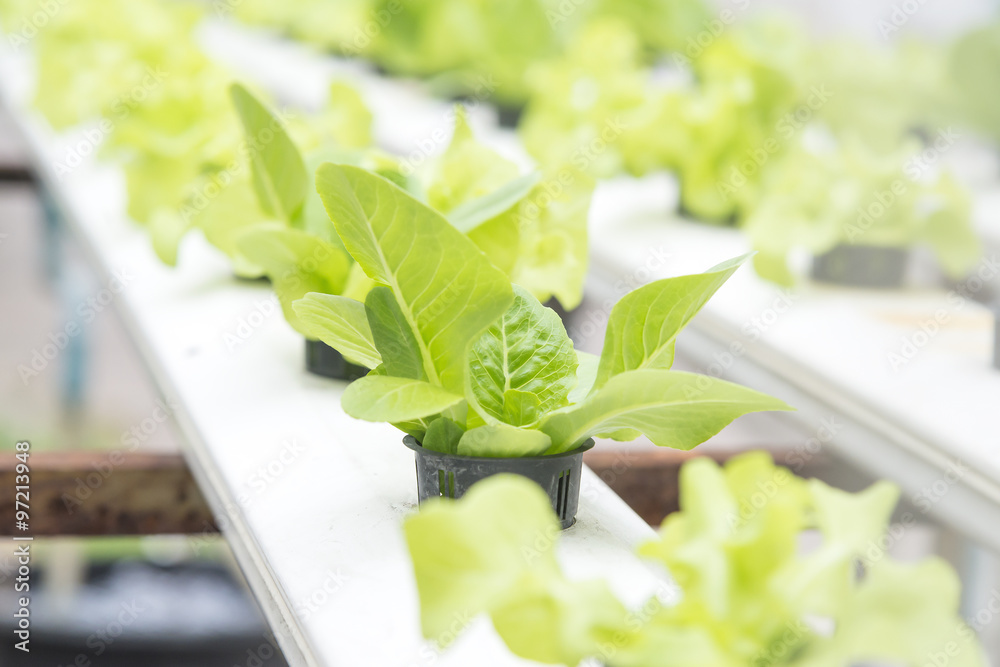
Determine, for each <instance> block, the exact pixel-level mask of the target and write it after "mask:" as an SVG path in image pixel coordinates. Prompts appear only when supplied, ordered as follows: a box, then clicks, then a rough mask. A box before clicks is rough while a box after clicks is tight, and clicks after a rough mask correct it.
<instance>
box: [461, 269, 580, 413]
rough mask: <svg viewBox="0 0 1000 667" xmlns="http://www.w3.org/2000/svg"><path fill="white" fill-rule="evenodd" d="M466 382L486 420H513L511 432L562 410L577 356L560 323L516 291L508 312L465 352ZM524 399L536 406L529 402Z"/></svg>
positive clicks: (573, 378) (573, 380)
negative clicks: (467, 360) (517, 427)
mask: <svg viewBox="0 0 1000 667" xmlns="http://www.w3.org/2000/svg"><path fill="white" fill-rule="evenodd" d="M468 381H469V392H468V394H469V395H470V397H471V398H472V399H473V400H474V402H475V404H476V407H477V408H478V409H479V410H480V411H481V412H483V413H484V416H487V417H488V418H489V417H492V418H493V419H496V420H498V421H507V419H516V420H517V422H515V421H510V422H508V423H511V424H513V425H515V426H523V425H525V424H527V423H530V422H532V421H534V420H535V419H537V417H538V415H539V414H544V413H548V412H551V411H553V410H555V409H557V408H560V407H563V406H564V405H566V404H567V396H568V395H569V391H570V389H571V388H572V387H573V385H574V384H575V383H576V353H575V351H574V350H573V343H572V342H571V341H570V339H569V336H567V335H566V329H565V328H564V327H563V324H562V320H560V319H559V316H558V315H557V314H556V313H555V312H554V311H553V310H552V309H551V308H546V307H544V306H543V305H542V304H540V303H538V300H537V299H535V297H533V296H531V294H530V293H528V292H527V291H526V290H524V289H522V288H520V287H517V286H515V287H514V301H513V303H512V304H511V306H510V308H508V310H507V312H506V313H504V314H503V315H501V316H500V318H499V319H498V320H497V321H496V322H494V323H493V325H492V326H490V328H489V329H487V330H486V331H485V332H484V333H483V334H482V335H481V336H480V337H479V338H478V339H477V340H476V341H475V342H473V344H472V347H471V348H470V350H469V373H468ZM511 390H514V391H515V392H516V393H510V392H511ZM525 394H526V395H528V396H531V397H533V399H534V400H533V401H530V402H527V401H526V399H527V396H525ZM526 406H530V409H526ZM529 414H531V416H530V417H528V415H529ZM526 418H527V421H524V420H525V419H526Z"/></svg>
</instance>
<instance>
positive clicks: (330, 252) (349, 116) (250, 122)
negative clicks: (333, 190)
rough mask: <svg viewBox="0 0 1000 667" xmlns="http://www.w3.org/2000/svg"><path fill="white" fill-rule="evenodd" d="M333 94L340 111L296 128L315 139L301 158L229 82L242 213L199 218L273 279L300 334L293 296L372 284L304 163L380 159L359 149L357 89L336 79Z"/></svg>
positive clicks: (363, 112) (362, 125) (361, 126)
mask: <svg viewBox="0 0 1000 667" xmlns="http://www.w3.org/2000/svg"><path fill="white" fill-rule="evenodd" d="M331 93H332V97H333V103H332V104H331V109H336V110H337V111H338V115H336V116H335V115H334V114H331V113H329V112H328V113H327V115H326V116H319V117H316V118H311V119H310V121H309V124H308V125H300V126H299V127H298V128H296V129H298V134H299V135H308V134H309V133H311V134H312V135H313V137H311V141H310V143H312V144H314V145H315V146H316V147H315V148H314V149H313V151H312V152H311V154H310V155H309V156H308V157H306V158H304V157H303V155H302V153H301V152H300V151H299V148H298V146H297V145H296V142H295V141H294V140H293V139H292V137H291V136H290V134H289V131H287V130H286V129H285V125H284V124H283V123H281V122H280V121H279V120H278V119H277V118H276V116H275V115H274V114H273V113H271V112H270V111H269V110H268V109H267V107H265V106H264V105H263V104H262V103H261V102H260V101H259V100H257V99H256V98H255V97H254V96H253V95H251V94H250V93H249V92H248V91H247V90H246V89H245V88H243V87H242V86H239V85H234V86H233V87H232V89H231V95H232V99H233V105H234V106H235V108H236V110H237V113H238V114H239V117H240V120H241V121H242V124H243V127H244V130H245V133H246V137H247V142H248V150H247V158H248V160H249V163H250V178H249V179H247V181H248V182H247V181H244V182H243V183H242V184H236V187H235V188H234V189H233V191H232V193H230V194H231V195H232V196H233V197H239V198H241V203H240V204H237V205H238V206H239V205H242V209H243V210H242V215H234V213H235V212H234V211H227V210H225V209H224V208H220V209H216V210H214V211H212V214H211V215H209V216H206V219H205V220H203V223H202V224H203V225H204V226H205V228H206V233H208V230H210V229H215V228H216V227H218V226H220V225H224V226H228V230H229V233H230V234H231V236H230V238H231V243H232V245H233V246H235V249H236V250H237V252H236V253H235V254H236V255H237V256H239V257H243V258H246V260H247V261H248V262H249V263H251V264H253V265H255V266H258V267H260V270H261V271H262V272H263V273H264V274H265V275H267V276H268V277H269V278H270V279H271V284H272V286H273V287H274V291H275V294H277V296H278V300H279V302H280V303H281V307H282V310H283V312H284V314H285V319H286V320H288V322H289V324H291V326H292V327H293V328H294V329H295V330H296V331H299V333H303V334H305V333H306V331H305V329H304V328H303V326H302V323H301V322H299V320H298V317H297V315H296V313H295V311H294V309H293V308H292V303H293V302H294V301H296V300H297V299H300V298H301V297H303V296H304V295H305V294H307V293H310V292H319V293H324V294H344V293H350V294H356V295H360V296H361V297H363V296H364V293H365V292H366V291H367V289H368V287H369V284H368V281H366V280H363V279H362V278H361V276H360V275H359V273H358V271H356V270H354V271H352V268H353V267H352V265H353V261H352V260H351V257H350V255H348V254H347V252H346V251H345V250H344V247H343V245H342V244H341V243H340V239H339V238H338V237H337V234H336V232H335V231H334V230H333V227H332V225H331V224H330V220H329V218H328V217H327V216H326V212H325V210H324V209H323V205H322V202H321V201H320V200H319V196H318V195H317V194H316V192H315V190H314V189H313V188H311V187H310V178H309V173H310V171H309V166H308V165H309V162H310V161H315V160H317V158H318V159H329V158H330V157H331V156H336V157H339V158H340V159H345V160H350V159H353V160H355V161H358V162H365V161H367V162H368V163H370V164H373V163H374V161H375V160H379V159H380V158H381V156H380V155H378V154H376V153H375V152H370V153H369V152H365V151H364V150H363V146H365V145H367V143H369V142H370V132H369V125H370V123H371V116H370V114H369V113H368V111H367V109H365V108H364V105H363V104H362V102H361V100H360V97H359V96H358V95H357V93H356V92H355V91H354V90H353V89H351V88H348V87H346V86H342V85H339V84H335V86H334V88H333V89H332V91H331ZM352 144H353V146H352ZM382 162H383V163H384V165H385V166H386V167H387V168H391V166H392V164H393V163H391V161H390V160H389V159H388V158H384V159H382ZM234 218H235V220H234ZM216 223H218V224H216ZM234 223H235V224H234ZM307 337H308V336H307Z"/></svg>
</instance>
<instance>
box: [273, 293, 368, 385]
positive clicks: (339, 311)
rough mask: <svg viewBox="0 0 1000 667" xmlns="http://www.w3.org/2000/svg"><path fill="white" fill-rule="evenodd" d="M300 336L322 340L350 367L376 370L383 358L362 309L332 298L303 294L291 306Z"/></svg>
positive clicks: (354, 303)
mask: <svg viewBox="0 0 1000 667" xmlns="http://www.w3.org/2000/svg"><path fill="white" fill-rule="evenodd" d="M292 308H293V309H294V311H295V315H296V317H297V318H298V321H299V322H300V323H301V326H302V333H303V334H304V335H305V336H306V337H307V338H311V339H313V340H321V341H323V342H324V343H326V344H327V345H329V346H330V347H332V348H334V349H335V350H337V352H340V354H341V355H343V357H344V358H345V359H347V360H348V361H349V362H351V363H352V364H357V365H359V366H365V367H367V368H376V367H377V366H379V365H381V363H382V356H381V355H380V354H379V351H378V349H376V347H375V339H374V336H373V335H372V330H371V327H370V326H369V324H368V316H367V313H366V311H365V305H364V304H363V303H361V302H360V301H355V300H354V299H351V298H348V297H345V296H336V295H333V294H316V293H310V294H306V295H305V296H304V297H303V298H301V299H299V300H298V301H295V302H293V303H292Z"/></svg>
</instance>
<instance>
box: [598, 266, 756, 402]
mask: <svg viewBox="0 0 1000 667" xmlns="http://www.w3.org/2000/svg"><path fill="white" fill-rule="evenodd" d="M746 259H747V257H746V256H743V257H737V258H735V259H731V260H729V261H727V262H724V263H722V264H720V265H719V266H716V267H714V268H711V269H709V270H708V271H706V272H705V273H700V274H695V275H690V276H680V277H678V278H666V279H663V280H657V281H655V282H653V283H650V284H648V285H644V286H642V287H639V288H637V289H635V290H632V291H631V292H629V293H628V294H626V295H625V296H624V297H622V298H621V300H619V301H618V303H616V304H615V305H614V307H613V308H612V309H611V315H610V317H609V318H608V326H607V331H606V333H605V335H604V349H603V350H602V352H601V362H600V367H599V369H598V371H597V379H596V381H595V382H594V387H595V388H600V387H602V386H604V384H605V383H606V382H607V381H608V380H609V379H610V378H611V377H613V376H615V375H617V374H619V373H623V372H625V371H631V370H638V369H642V368H649V369H655V368H661V369H669V368H670V367H671V366H672V365H673V361H674V342H675V341H676V339H677V334H679V333H680V331H681V329H683V328H684V327H685V326H686V325H687V324H688V322H690V321H691V319H692V318H693V317H694V316H695V315H697V314H698V311H700V310H701V308H702V307H703V306H704V305H705V304H706V303H707V302H708V300H709V299H710V298H711V297H712V295H713V294H715V292H716V291H717V290H718V289H719V288H720V287H721V286H722V285H723V283H725V282H726V281H727V280H729V277H730V276H732V275H733V273H735V272H736V269H738V268H739V267H740V266H741V265H742V264H743V262H744V261H746Z"/></svg>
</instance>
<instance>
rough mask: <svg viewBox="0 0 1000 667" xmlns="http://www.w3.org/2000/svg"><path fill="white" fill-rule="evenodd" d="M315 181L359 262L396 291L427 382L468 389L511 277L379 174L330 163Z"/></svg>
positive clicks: (509, 298)
mask: <svg viewBox="0 0 1000 667" xmlns="http://www.w3.org/2000/svg"><path fill="white" fill-rule="evenodd" d="M316 186H317V190H318V191H319V193H320V196H321V197H322V198H323V203H324V205H325V206H326V209H327V212H328V213H329V215H330V219H331V220H333V223H334V226H335V227H336V229H337V233H338V234H339V235H340V238H341V239H342V240H343V242H344V245H345V247H347V249H348V251H349V252H350V253H351V255H352V256H353V257H354V259H355V261H357V263H358V264H360V265H361V267H362V268H363V269H364V270H365V273H367V274H368V276H369V277H370V278H372V279H373V280H375V281H376V282H378V283H380V284H382V285H385V286H387V287H389V288H390V289H391V290H392V293H393V295H394V296H395V297H396V300H397V302H398V304H399V307H400V311H401V312H402V313H403V314H404V317H405V318H406V322H407V324H408V325H409V328H410V330H411V331H412V332H413V333H414V335H415V336H416V339H417V343H418V345H419V347H420V352H421V358H422V362H423V366H424V372H425V373H426V376H427V378H428V381H429V382H431V383H432V384H437V385H440V386H441V387H444V388H445V389H448V390H450V391H454V392H458V393H460V392H462V391H463V390H464V385H465V368H466V363H467V362H466V355H467V352H468V348H469V345H470V344H471V343H472V341H473V340H474V339H475V338H476V337H478V335H479V334H480V333H481V332H482V331H483V330H484V329H486V327H488V326H489V325H490V324H491V323H492V322H493V321H494V320H496V319H497V318H498V317H499V316H500V315H501V314H503V312H504V311H505V310H506V309H507V307H508V306H509V305H510V303H511V301H512V300H513V292H512V290H511V287H510V282H509V281H508V279H507V278H506V277H505V276H504V274H503V273H501V272H500V271H499V270H498V269H496V268H495V267H493V266H492V265H491V264H490V263H489V261H488V260H487V259H486V257H485V256H483V254H482V253H481V252H480V251H479V250H478V249H477V248H476V247H475V245H474V244H473V243H472V242H471V241H469V240H468V239H467V238H466V237H465V236H463V235H462V234H461V232H459V231H458V230H456V229H455V228H454V227H452V226H451V225H450V224H449V223H448V222H447V221H446V220H445V219H444V218H442V217H441V216H440V215H439V214H437V213H435V212H434V211H432V210H431V209H429V208H427V207H426V206H424V205H423V204H421V203H420V202H418V201H416V200H415V199H413V198H412V197H411V196H410V195H408V194H407V193H405V192H404V191H403V190H401V189H399V188H398V187H397V186H395V185H393V184H392V183H390V182H389V181H387V180H385V179H383V178H381V177H379V176H375V175H373V174H370V173H368V172H366V171H364V170H362V169H358V168H357V167H349V166H337V165H333V164H325V165H323V166H322V167H320V169H319V171H318V172H317V175H316ZM472 304H474V306H473V305H472Z"/></svg>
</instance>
